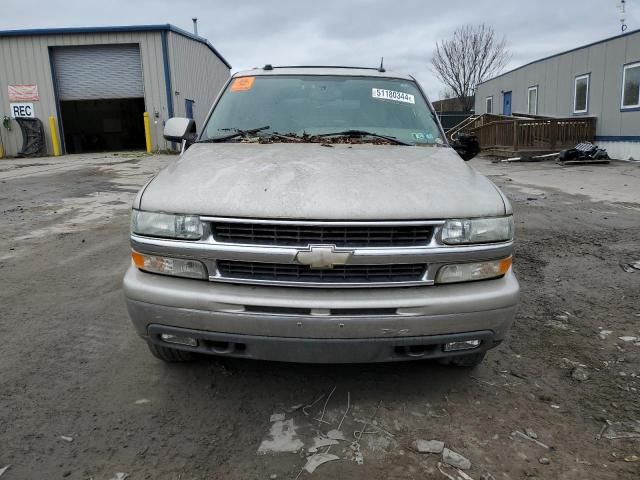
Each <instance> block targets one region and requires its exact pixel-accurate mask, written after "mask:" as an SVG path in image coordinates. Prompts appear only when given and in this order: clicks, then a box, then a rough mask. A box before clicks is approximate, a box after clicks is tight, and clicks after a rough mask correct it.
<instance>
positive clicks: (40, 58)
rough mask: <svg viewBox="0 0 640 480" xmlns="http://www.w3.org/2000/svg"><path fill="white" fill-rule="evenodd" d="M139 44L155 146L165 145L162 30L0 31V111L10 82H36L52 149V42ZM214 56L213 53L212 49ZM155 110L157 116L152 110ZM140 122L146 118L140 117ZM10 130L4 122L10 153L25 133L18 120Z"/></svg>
mask: <svg viewBox="0 0 640 480" xmlns="http://www.w3.org/2000/svg"><path fill="white" fill-rule="evenodd" d="M109 43H114V44H122V43H128V44H139V45H140V55H141V59H142V69H143V79H144V98H145V104H146V109H147V111H148V112H149V115H150V116H151V137H152V146H153V149H154V150H156V149H166V148H167V147H168V144H167V142H165V141H164V139H163V138H162V129H163V121H164V120H166V119H167V118H168V112H167V94H166V89H165V81H164V66H163V57H162V42H161V33H160V32H132V33H95V34H65V35H34V36H24V37H0V102H1V103H0V116H2V117H3V116H4V115H9V103H10V102H9V97H8V92H7V86H8V85H33V84H35V85H38V92H39V96H40V100H39V101H37V102H33V103H34V108H35V111H36V116H37V117H38V118H40V119H41V120H42V121H43V123H45V127H46V128H45V132H46V139H47V150H48V152H49V153H50V154H51V153H52V152H53V149H52V147H51V136H50V132H49V128H48V124H47V122H48V118H49V116H50V115H54V116H56V115H57V112H56V104H55V98H54V89H53V79H52V74H51V64H50V59H49V48H50V47H56V46H73V45H103V44H109ZM211 55H212V56H213V54H211ZM155 112H157V115H158V118H155V115H154V113H155ZM140 121H141V122H142V119H140ZM11 125H12V131H10V132H8V131H7V130H6V129H4V128H3V127H1V126H0V135H1V136H2V141H3V144H4V147H5V150H6V154H7V155H15V154H16V153H17V152H18V151H19V149H20V148H21V146H22V135H21V133H20V128H19V127H18V125H17V123H16V122H15V121H12V122H11Z"/></svg>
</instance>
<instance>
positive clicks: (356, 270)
mask: <svg viewBox="0 0 640 480" xmlns="http://www.w3.org/2000/svg"><path fill="white" fill-rule="evenodd" d="M216 265H217V270H218V275H219V278H220V279H225V280H229V281H233V280H250V281H267V282H288V283H292V282H294V283H321V284H325V285H335V284H372V283H399V282H401V283H405V282H420V281H423V280H424V276H425V273H426V271H427V265H425V264H395V265H343V266H336V267H334V268H327V269H313V268H310V267H307V266H306V265H297V264H286V263H284V264H283V263H261V262H239V261H235V260H218V261H217V262H216Z"/></svg>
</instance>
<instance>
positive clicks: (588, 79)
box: [573, 72, 591, 115]
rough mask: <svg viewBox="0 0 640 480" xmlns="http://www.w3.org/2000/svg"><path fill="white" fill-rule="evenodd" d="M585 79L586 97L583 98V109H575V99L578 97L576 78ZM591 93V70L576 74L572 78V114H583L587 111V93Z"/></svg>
mask: <svg viewBox="0 0 640 480" xmlns="http://www.w3.org/2000/svg"><path fill="white" fill-rule="evenodd" d="M585 78H586V79H587V98H586V99H585V102H584V105H585V109H584V110H576V100H577V99H578V80H583V79H585ZM590 93H591V72H589V73H584V74H582V75H578V76H577V77H575V78H574V79H573V114H574V115H584V114H586V113H589V94H590Z"/></svg>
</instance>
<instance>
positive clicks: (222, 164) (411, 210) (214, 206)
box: [140, 143, 505, 220]
mask: <svg viewBox="0 0 640 480" xmlns="http://www.w3.org/2000/svg"><path fill="white" fill-rule="evenodd" d="M140 208H141V209H142V210H149V211H160V212H167V213H190V214H199V215H210V216H221V217H244V218H263V219H268V218H288V219H307V220H435V219H444V218H456V217H458V218H459V217H483V216H497V215H504V214H505V204H504V202H503V200H502V197H501V195H500V193H499V191H498V189H497V188H496V187H495V186H494V185H493V183H491V182H490V181H489V180H488V179H487V178H486V177H484V176H482V175H481V174H479V173H477V172H476V171H475V170H474V169H472V168H471V167H470V166H468V165H467V164H466V163H465V162H464V161H463V160H462V159H461V158H460V157H459V156H458V154H457V153H456V152H455V151H454V150H453V149H451V148H443V147H405V146H396V145H372V144H361V145H340V144H334V145H332V146H331V147H328V146H322V145H321V144H317V143H304V144H302V143H299V144H296V143H273V144H258V143H213V144H195V145H193V146H192V147H191V148H190V149H189V150H187V151H186V152H185V153H184V154H183V155H182V157H180V158H179V159H178V160H177V161H175V162H174V163H172V164H170V165H169V166H168V167H166V168H165V169H164V170H162V171H161V172H160V173H159V174H158V175H157V176H156V177H155V179H153V181H151V182H150V183H149V185H148V186H147V188H146V189H145V190H144V193H143V195H142V197H141V199H140Z"/></svg>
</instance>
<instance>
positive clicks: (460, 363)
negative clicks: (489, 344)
mask: <svg viewBox="0 0 640 480" xmlns="http://www.w3.org/2000/svg"><path fill="white" fill-rule="evenodd" d="M486 355H487V352H481V353H471V354H469V355H455V356H453V357H444V358H439V359H438V363H439V364H440V365H451V366H453V367H463V368H473V367H477V366H478V365H480V364H481V363H482V361H483V360H484V357H485V356H486Z"/></svg>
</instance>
